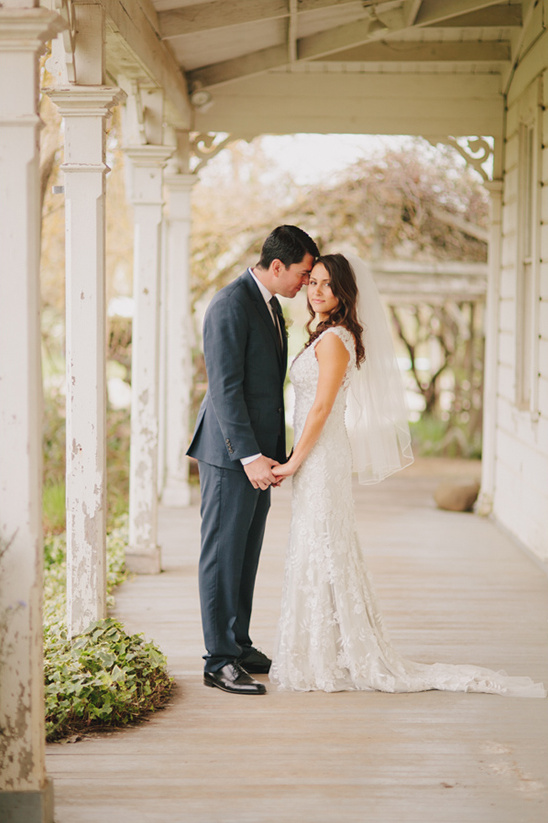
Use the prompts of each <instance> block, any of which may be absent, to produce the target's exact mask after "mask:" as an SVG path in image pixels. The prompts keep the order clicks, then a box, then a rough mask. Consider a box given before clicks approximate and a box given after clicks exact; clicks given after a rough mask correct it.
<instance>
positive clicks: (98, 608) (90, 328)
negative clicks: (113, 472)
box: [50, 4, 125, 636]
mask: <svg viewBox="0 0 548 823" xmlns="http://www.w3.org/2000/svg"><path fill="white" fill-rule="evenodd" d="M75 14H76V26H77V34H76V38H75V51H74V55H72V56H71V57H72V59H73V65H74V68H75V80H76V82H74V83H69V82H68V80H67V78H66V76H64V77H63V74H62V71H61V79H60V85H59V86H58V87H57V88H56V89H54V90H51V91H50V97H51V99H52V100H53V102H54V103H55V104H56V105H57V106H58V108H59V111H60V113H61V115H62V116H63V118H64V122H65V158H64V159H65V162H64V163H63V165H62V167H61V168H62V170H63V172H64V176H65V242H66V264H65V265H66V360H67V473H66V477H67V491H66V498H67V606H68V614H67V623H68V630H69V634H70V636H74V635H78V634H80V633H81V632H83V631H84V630H85V629H86V628H87V627H88V626H89V624H90V623H92V622H93V621H95V620H100V619H102V618H104V617H106V371H105V366H106V307H105V175H106V173H107V171H108V170H109V169H108V166H107V165H106V163H105V121H106V118H107V117H108V115H109V112H110V110H111V108H112V107H113V106H114V105H115V104H116V103H119V102H120V101H121V100H122V99H123V98H124V97H125V94H124V92H122V91H121V90H120V89H118V88H111V87H109V86H105V85H103V81H104V76H105V60H104V44H105V15H104V10H103V9H102V7H101V6H100V5H98V4H90V5H83V6H78V7H75ZM55 46H56V53H57V50H58V49H59V47H60V43H56V44H55ZM62 63H63V55H58V63H57V65H58V66H60V67H62Z"/></svg>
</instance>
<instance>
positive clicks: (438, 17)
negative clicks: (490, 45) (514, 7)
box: [415, 0, 500, 26]
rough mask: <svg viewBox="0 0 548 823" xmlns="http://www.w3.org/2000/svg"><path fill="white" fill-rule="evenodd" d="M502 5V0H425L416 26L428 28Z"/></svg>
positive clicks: (416, 19)
mask: <svg viewBox="0 0 548 823" xmlns="http://www.w3.org/2000/svg"><path fill="white" fill-rule="evenodd" d="M497 5H500V0H482V2H481V1H480V0H444V2H443V3H440V2H439V0H423V2H422V3H421V7H420V9H419V12H418V14H417V16H416V18H415V25H417V26H418V25H421V26H427V25H433V24H436V23H441V22H443V21H444V20H449V19H450V18H451V17H457V16H460V15H463V14H468V13H470V12H475V11H479V10H480V9H486V8H488V7H489V6H497Z"/></svg>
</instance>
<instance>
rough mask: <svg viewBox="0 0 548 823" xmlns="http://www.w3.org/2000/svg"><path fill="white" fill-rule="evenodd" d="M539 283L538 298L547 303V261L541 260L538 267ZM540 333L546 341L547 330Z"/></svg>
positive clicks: (547, 337) (547, 336)
mask: <svg viewBox="0 0 548 823" xmlns="http://www.w3.org/2000/svg"><path fill="white" fill-rule="evenodd" d="M539 281H540V282H539V286H540V289H539V290H540V296H541V298H542V299H543V300H547V301H548V260H541V263H540V266H539ZM540 333H541V334H542V336H543V337H546V339H548V329H543V328H541V329H540ZM547 362H548V361H547Z"/></svg>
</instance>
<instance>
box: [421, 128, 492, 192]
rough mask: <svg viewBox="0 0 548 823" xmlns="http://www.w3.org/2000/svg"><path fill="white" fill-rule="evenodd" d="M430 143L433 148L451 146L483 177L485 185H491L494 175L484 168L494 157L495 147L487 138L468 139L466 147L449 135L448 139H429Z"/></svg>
mask: <svg viewBox="0 0 548 823" xmlns="http://www.w3.org/2000/svg"><path fill="white" fill-rule="evenodd" d="M426 139H427V140H428V142H429V143H430V144H431V145H432V146H436V145H437V144H438V143H443V144H444V145H446V146H451V147H452V148H454V149H456V151H458V153H459V154H460V156H461V157H463V158H464V159H465V160H466V162H467V164H468V165H469V166H472V168H473V169H474V170H475V171H477V173H478V174H479V175H481V177H482V179H483V182H484V183H489V182H490V181H491V179H492V175H490V174H489V172H488V171H487V170H486V169H485V168H484V166H485V164H486V163H488V162H489V160H490V159H491V156H492V155H493V146H492V145H491V143H489V141H488V140H487V138H485V137H476V136H474V137H466V138H464V139H465V140H466V145H463V144H462V143H459V141H458V140H457V138H456V137H452V136H451V135H448V136H447V137H427V138H426Z"/></svg>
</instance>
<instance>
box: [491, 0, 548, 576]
mask: <svg viewBox="0 0 548 823" xmlns="http://www.w3.org/2000/svg"><path fill="white" fill-rule="evenodd" d="M546 6H547V8H548V3H546ZM540 11H541V7H540V5H539V11H538V13H540ZM534 22H535V21H531V23H532V28H534V26H533V23H534ZM536 22H537V27H536V31H537V37H536V39H535V37H534V35H533V34H530V35H529V34H526V37H525V38H524V41H523V43H522V52H521V53H522V55H523V57H522V59H521V62H520V63H519V65H518V66H517V68H516V71H515V74H514V77H513V80H512V83H511V85H510V88H509V90H508V97H507V102H508V110H507V118H506V129H507V131H506V134H505V143H504V148H505V156H504V194H503V214H502V237H501V244H502V247H501V272H500V294H499V313H498V316H499V329H498V335H499V338H498V369H497V412H496V421H497V424H496V425H497V431H496V462H495V493H494V501H493V512H494V516H495V517H496V519H497V520H498V521H499V522H500V523H501V524H502V525H504V526H505V527H506V528H507V529H509V531H511V532H512V533H513V534H514V535H516V537H517V538H518V539H519V540H520V541H521V542H522V543H523V544H524V545H525V546H527V547H528V548H529V549H530V550H531V551H532V552H534V553H535V554H536V555H537V556H538V557H539V558H541V559H542V560H544V561H548V47H547V46H548V36H547V33H546V31H544V33H543V34H542V35H541V36H540V37H538V32H539V30H540V31H542V27H540V29H539V25H538V20H537V21H536ZM541 78H542V81H543V87H542V93H543V99H542V102H543V106H544V109H543V110H538V109H537V118H538V119H537V122H538V127H539V135H538V151H539V155H538V175H537V179H538V183H539V184H540V186H541V188H540V191H539V197H538V213H537V216H536V222H535V237H536V249H535V260H536V262H535V264H534V265H535V266H536V272H537V274H536V286H535V298H534V299H535V310H536V311H537V312H538V314H537V317H538V336H537V339H536V341H535V345H536V346H537V347H538V358H537V360H538V370H537V373H536V374H535V375H534V376H533V381H534V390H533V391H534V393H535V392H536V395H535V399H534V403H533V405H534V410H533V412H532V411H531V410H530V409H523V408H520V407H518V405H517V401H516V351H517V340H516V335H517V333H518V332H517V329H518V324H517V321H516V318H517V312H518V306H517V302H516V301H517V295H518V292H519V288H518V287H519V280H518V278H519V277H520V276H521V271H520V267H519V248H518V243H519V238H518V221H519V216H520V211H519V210H520V208H521V204H520V203H519V196H520V195H519V186H520V181H519V169H518V164H519V128H520V120H521V119H522V118H525V117H530V116H531V114H530V113H531V111H532V108H534V105H535V101H536V99H537V98H536V97H535V95H536V93H537V90H538V88H539V86H538V84H539V80H540V79H541ZM535 410H536V413H535Z"/></svg>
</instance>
